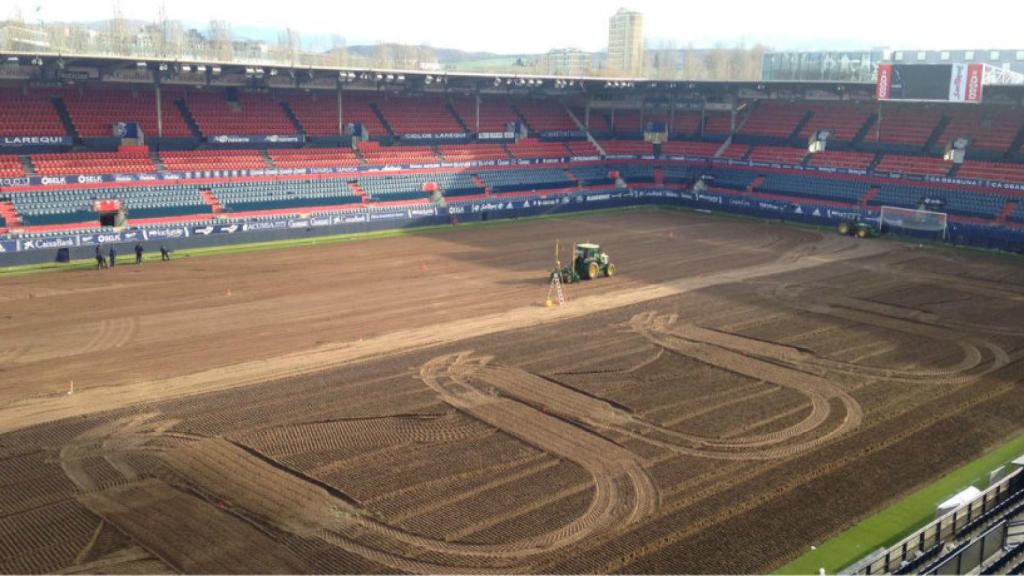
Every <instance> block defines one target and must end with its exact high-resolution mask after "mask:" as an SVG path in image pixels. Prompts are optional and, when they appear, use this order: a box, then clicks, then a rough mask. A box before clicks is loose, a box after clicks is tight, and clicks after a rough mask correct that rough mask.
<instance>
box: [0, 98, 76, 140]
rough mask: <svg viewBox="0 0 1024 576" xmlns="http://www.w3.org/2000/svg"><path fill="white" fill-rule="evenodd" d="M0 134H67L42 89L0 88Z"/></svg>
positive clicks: (55, 110) (55, 109)
mask: <svg viewBox="0 0 1024 576" xmlns="http://www.w3.org/2000/svg"><path fill="white" fill-rule="evenodd" d="M0 102H3V106H0V136H67V130H66V129H65V128H64V124H63V123H62V122H61V119H60V115H59V114H58V113H57V108H56V107H55V106H54V104H53V102H52V101H51V99H50V97H49V96H48V95H47V94H46V93H44V92H42V91H35V90H32V91H28V92H23V91H21V90H13V89H5V90H0Z"/></svg>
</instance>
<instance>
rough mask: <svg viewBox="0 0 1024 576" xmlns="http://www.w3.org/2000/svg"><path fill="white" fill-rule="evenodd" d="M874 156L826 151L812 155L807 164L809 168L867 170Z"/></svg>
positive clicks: (861, 153) (862, 153)
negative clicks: (825, 167)
mask: <svg viewBox="0 0 1024 576" xmlns="http://www.w3.org/2000/svg"><path fill="white" fill-rule="evenodd" d="M874 157H875V155H874V154H868V153H865V152H833V151H831V150H826V151H825V152H819V153H817V154H812V155H811V158H810V160H809V161H808V162H807V163H808V165H810V166H830V167H832V168H852V169H855V170H867V169H868V166H870V165H871V161H872V160H873V159H874Z"/></svg>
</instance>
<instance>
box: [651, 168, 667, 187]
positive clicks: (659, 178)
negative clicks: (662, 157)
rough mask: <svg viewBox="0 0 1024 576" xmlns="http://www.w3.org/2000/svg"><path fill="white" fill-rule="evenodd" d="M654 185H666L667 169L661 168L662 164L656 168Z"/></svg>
mask: <svg viewBox="0 0 1024 576" xmlns="http://www.w3.org/2000/svg"><path fill="white" fill-rule="evenodd" d="M654 185H655V186H664V185H665V171H664V170H662V169H661V166H659V167H657V168H655V169H654Z"/></svg>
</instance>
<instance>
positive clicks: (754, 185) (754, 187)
mask: <svg viewBox="0 0 1024 576" xmlns="http://www.w3.org/2000/svg"><path fill="white" fill-rule="evenodd" d="M762 184H764V176H758V177H757V178H754V179H753V180H751V182H750V185H749V186H747V192H748V193H749V192H753V191H754V190H757V189H758V188H760V187H761V185H762Z"/></svg>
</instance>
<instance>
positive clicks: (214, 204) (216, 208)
mask: <svg viewBox="0 0 1024 576" xmlns="http://www.w3.org/2000/svg"><path fill="white" fill-rule="evenodd" d="M200 195H201V196H202V197H203V202H206V204H207V205H208V206H209V207H210V211H211V212H213V213H214V214H220V213H221V212H223V211H224V207H223V206H221V204H220V200H218V199H217V197H216V196H214V194H213V192H212V191H211V190H203V191H202V192H200Z"/></svg>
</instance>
